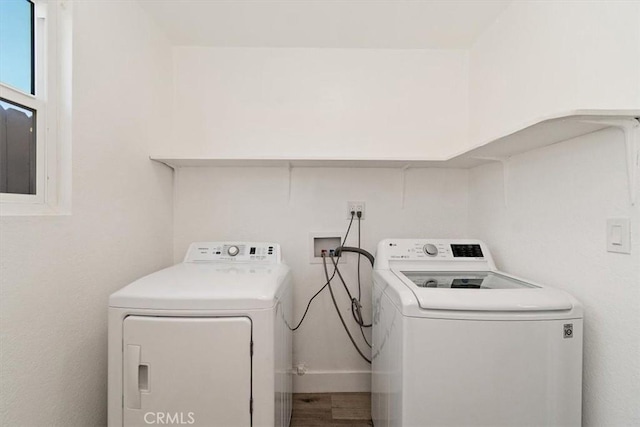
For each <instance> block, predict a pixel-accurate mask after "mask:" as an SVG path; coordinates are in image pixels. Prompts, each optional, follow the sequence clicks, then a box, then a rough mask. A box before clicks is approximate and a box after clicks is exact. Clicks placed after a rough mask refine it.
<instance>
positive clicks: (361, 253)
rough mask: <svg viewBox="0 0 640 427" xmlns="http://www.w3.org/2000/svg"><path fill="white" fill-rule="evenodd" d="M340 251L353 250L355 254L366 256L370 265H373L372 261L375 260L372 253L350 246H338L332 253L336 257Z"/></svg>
mask: <svg viewBox="0 0 640 427" xmlns="http://www.w3.org/2000/svg"><path fill="white" fill-rule="evenodd" d="M342 252H355V253H357V254H360V255H363V256H365V257H367V259H368V260H369V262H370V263H371V267H373V263H374V261H375V258H374V257H373V255H371V253H369V252H367V251H365V250H364V249H361V248H354V247H352V246H338V247H337V248H336V249H335V251H334V252H333V253H334V255H335V256H336V257H340V254H341V253H342Z"/></svg>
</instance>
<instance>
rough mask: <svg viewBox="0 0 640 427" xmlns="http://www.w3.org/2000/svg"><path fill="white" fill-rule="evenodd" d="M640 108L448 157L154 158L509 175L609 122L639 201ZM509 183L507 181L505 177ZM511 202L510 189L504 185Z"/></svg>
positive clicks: (551, 126)
mask: <svg viewBox="0 0 640 427" xmlns="http://www.w3.org/2000/svg"><path fill="white" fill-rule="evenodd" d="M639 117H640V109H637V110H636V109H633V110H572V111H568V112H564V113H561V114H554V115H550V116H545V117H542V118H539V119H537V120H532V121H530V122H528V123H524V124H522V125H520V126H518V127H516V128H514V129H513V131H512V132H507V133H506V134H503V135H499V136H497V137H495V138H491V139H489V140H487V141H483V142H481V143H479V144H475V145H472V146H471V148H469V149H468V150H466V151H463V152H461V153H458V154H456V155H454V156H451V157H449V158H318V157H308V158H304V157H290V158H289V157H246V158H244V157H243V158H240V157H236V158H223V157H180V156H164V155H152V156H151V159H152V160H155V161H157V162H161V163H164V164H166V165H167V166H170V167H172V168H174V169H175V168H180V167H211V166H253V167H285V168H289V175H291V172H290V171H291V168H294V167H345V168H376V167H378V168H398V169H402V170H404V171H405V172H406V170H407V169H411V168H427V167H430V168H434V167H435V168H461V169H468V168H472V167H475V166H479V165H482V164H485V163H489V162H496V161H498V162H501V163H502V164H503V167H504V171H505V181H506V179H507V167H506V162H507V160H508V159H509V158H510V157H512V156H515V155H518V154H522V153H526V152H527V151H531V150H535V149H537V148H542V147H546V146H549V145H553V144H556V143H559V142H562V141H566V140H569V139H572V138H577V137H579V136H583V135H587V134H589V133H592V132H596V131H599V130H602V129H605V128H608V127H616V128H619V129H620V130H621V131H622V135H624V142H625V147H626V157H627V172H628V178H629V196H630V200H631V203H632V204H635V202H636V199H637V197H638V195H637V185H638V184H637V176H638V168H640V164H639V162H640V159H639V156H640V154H639V149H640V121H639V119H638V118H639ZM505 185H506V182H505ZM505 202H506V191H505Z"/></svg>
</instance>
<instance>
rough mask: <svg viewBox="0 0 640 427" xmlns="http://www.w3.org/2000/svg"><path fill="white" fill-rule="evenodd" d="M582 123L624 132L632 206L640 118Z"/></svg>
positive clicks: (635, 195)
mask: <svg viewBox="0 0 640 427" xmlns="http://www.w3.org/2000/svg"><path fill="white" fill-rule="evenodd" d="M581 121H582V122H584V123H597V124H603V125H608V126H611V127H615V128H617V129H620V130H621V131H622V133H623V134H624V146H625V152H626V156H627V180H628V181H629V202H630V203H631V206H634V205H635V204H636V202H637V201H638V169H640V118H638V117H635V118H626V119H588V120H581Z"/></svg>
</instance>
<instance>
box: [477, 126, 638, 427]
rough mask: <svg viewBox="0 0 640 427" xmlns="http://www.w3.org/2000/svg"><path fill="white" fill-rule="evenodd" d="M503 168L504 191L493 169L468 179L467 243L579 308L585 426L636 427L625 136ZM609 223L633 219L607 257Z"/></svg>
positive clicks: (634, 261)
mask: <svg viewBox="0 0 640 427" xmlns="http://www.w3.org/2000/svg"><path fill="white" fill-rule="evenodd" d="M506 167H507V170H506V172H507V173H506V177H507V179H506V182H505V181H504V176H505V175H504V174H503V170H502V167H501V165H500V164H498V163H494V164H489V165H485V166H480V167H477V168H474V169H472V170H471V171H470V176H469V178H470V179H469V182H470V193H469V234H470V235H472V236H474V237H477V238H479V239H482V240H484V241H486V242H487V244H488V245H489V247H490V248H491V249H492V253H493V255H494V257H495V260H496V263H497V264H498V266H499V267H500V268H501V269H503V270H506V271H508V272H510V273H513V274H516V275H519V276H522V277H527V278H530V279H532V280H535V281H538V282H540V283H544V284H548V285H551V286H555V287H558V288H561V289H564V290H566V291H568V292H570V293H571V294H573V295H574V296H575V297H576V298H578V299H579V300H580V301H581V302H582V303H583V304H584V308H585V321H584V322H585V328H584V375H583V377H584V381H583V386H584V387H583V425H585V426H605V425H606V426H631V425H638V424H640V406H639V405H638V396H640V358H638V354H640V329H639V328H638V325H639V324H640V310H638V308H639V307H640V209H639V206H638V205H637V204H636V206H633V207H632V206H631V205H630V200H629V190H628V182H627V170H626V158H625V149H624V139H623V137H622V132H621V131H620V130H616V129H606V130H603V131H600V132H596V133H592V134H589V135H586V136H584V137H580V138H576V139H574V140H570V141H566V142H562V143H559V144H556V145H553V146H550V147H547V148H544V149H540V150H536V151H531V152H529V153H526V154H522V155H518V156H514V157H512V158H511V159H509V161H508V162H507V164H506ZM503 189H505V190H503ZM505 191H506V195H505V193H504V192H505ZM505 198H506V200H505ZM616 217H626V218H630V220H631V230H632V236H631V243H632V247H631V254H619V253H610V252H607V251H606V220H607V218H616Z"/></svg>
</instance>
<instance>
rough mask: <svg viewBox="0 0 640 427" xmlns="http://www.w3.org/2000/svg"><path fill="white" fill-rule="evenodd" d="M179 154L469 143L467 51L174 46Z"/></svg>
mask: <svg viewBox="0 0 640 427" xmlns="http://www.w3.org/2000/svg"><path fill="white" fill-rule="evenodd" d="M173 55H174V72H175V75H174V81H175V87H174V108H173V120H174V123H175V127H174V128H175V130H176V134H175V136H174V138H173V141H169V144H168V145H166V144H165V145H162V144H157V145H156V147H155V148H156V150H157V151H156V153H159V154H162V155H164V156H169V157H170V156H172V155H175V156H176V157H205V158H206V157H222V158H224V157H231V158H234V157H277V158H283V157H284V158H290V157H294V158H295V157H319V158H345V157H346V158H404V159H406V158H440V157H447V156H449V155H451V154H453V153H455V152H458V151H461V150H462V149H463V148H464V147H466V144H467V125H468V116H467V110H468V108H467V93H468V53H467V51H465V50H454V49H450V50H428V49H406V50H399V49H311V48H213V47H176V48H175V49H174V51H173Z"/></svg>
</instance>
